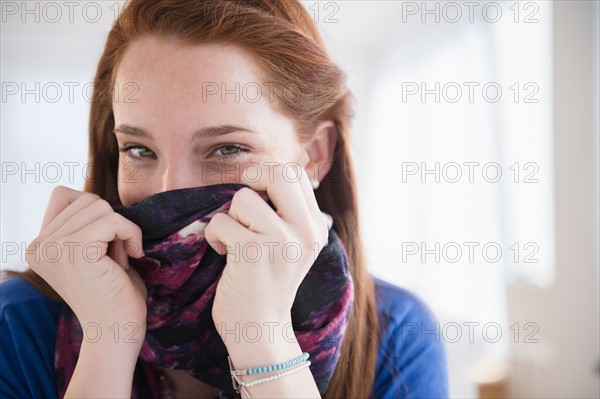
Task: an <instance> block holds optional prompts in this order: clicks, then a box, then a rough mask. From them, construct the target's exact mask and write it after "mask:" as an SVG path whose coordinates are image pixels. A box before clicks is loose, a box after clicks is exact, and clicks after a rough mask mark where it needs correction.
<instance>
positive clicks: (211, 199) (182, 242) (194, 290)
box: [55, 184, 354, 398]
mask: <svg viewBox="0 0 600 399" xmlns="http://www.w3.org/2000/svg"><path fill="white" fill-rule="evenodd" d="M242 187H245V186H244V185H241V184H219V185H212V186H204V187H196V188H186V189H178V190H172V191H165V192H162V193H158V194H155V195H153V196H151V197H148V198H146V199H144V200H142V201H140V202H137V203H135V204H133V205H131V206H129V207H122V206H120V205H117V206H113V209H114V210H115V212H117V213H120V214H121V215H123V216H124V217H126V218H127V219H129V220H131V221H132V222H134V223H135V224H137V225H138V226H139V227H140V228H141V230H142V233H143V246H144V252H145V255H146V256H145V257H144V258H141V259H134V258H129V262H130V267H133V268H135V270H137V271H138V272H139V274H140V276H141V277H142V279H143V280H144V282H145V283H146V286H147V288H148V300H147V306H148V317H147V331H146V337H145V339H144V342H143V345H142V348H141V351H140V355H139V359H138V363H137V365H136V369H135V373H134V380H133V390H132V398H142V397H148V398H149V397H152V398H154V397H157V396H156V395H157V392H155V391H156V388H155V387H156V378H157V376H158V374H157V372H156V368H154V367H151V366H150V365H158V366H161V367H166V368H170V369H179V370H185V371H186V372H187V373H188V374H189V375H191V376H193V377H194V378H196V379H198V380H200V381H203V382H205V383H207V384H209V385H211V386H214V387H216V388H218V389H219V390H221V391H223V392H224V393H225V394H227V395H230V396H234V397H235V396H237V394H235V391H234V390H233V387H232V383H231V377H230V375H229V366H228V362H227V349H226V347H225V344H224V343H223V341H222V340H221V337H220V336H219V334H218V332H217V330H216V328H215V325H214V322H213V319H212V316H211V310H212V304H213V300H214V296H215V290H216V287H217V283H218V281H219V279H220V277H221V273H222V272H223V269H224V267H225V264H226V257H225V256H224V255H219V254H218V253H217V252H215V251H214V250H213V249H212V247H210V246H209V245H208V243H207V241H206V240H205V238H204V228H205V226H206V224H207V223H208V222H209V221H210V219H211V217H212V216H213V215H214V214H215V213H217V212H225V213H226V212H227V210H228V209H229V207H230V206H231V199H232V198H233V195H234V194H235V192H236V191H237V190H239V189H240V188H242ZM258 193H259V195H260V196H261V197H262V198H263V199H265V200H266V201H267V203H268V204H269V205H270V206H271V208H274V206H273V204H272V203H271V202H270V201H269V200H268V197H267V196H266V193H265V192H258ZM325 215H326V216H327V217H328V220H329V241H328V244H327V245H326V246H325V247H324V248H323V249H322V250H321V252H320V253H319V256H318V257H317V259H316V261H315V263H314V264H313V266H312V267H311V269H310V270H309V272H308V274H307V275H306V277H305V278H304V280H303V281H302V283H301V284H300V286H299V288H298V291H297V295H296V298H295V300H294V304H293V306H292V310H291V316H292V326H293V329H294V332H295V335H296V338H297V340H298V343H299V345H300V347H301V349H302V350H303V351H305V352H308V353H309V354H310V361H311V362H312V364H311V366H310V370H311V372H312V375H313V377H314V378H315V381H316V383H317V386H318V388H319V392H320V393H321V395H323V394H324V393H325V391H326V390H327V387H328V385H329V381H330V380H331V377H332V375H333V372H334V370H335V367H336V364H337V362H338V359H339V356H340V350H341V346H342V342H343V338H344V332H345V329H346V324H347V321H348V316H349V313H350V310H351V308H352V303H353V299H354V291H353V284H352V279H351V276H350V270H349V266H348V258H347V255H346V251H345V249H344V245H343V243H342V241H341V240H340V238H339V236H338V235H337V233H336V232H335V229H334V228H333V226H332V221H331V217H330V216H329V215H327V214H325ZM82 339H83V336H82V331H81V326H80V325H79V322H78V321H77V317H76V316H75V314H74V313H73V311H72V310H71V309H70V308H69V307H68V306H67V305H66V304H63V310H62V313H61V315H60V318H59V322H58V331H57V337H56V357H55V373H56V382H57V390H58V395H59V397H63V396H64V394H65V391H66V389H67V386H68V384H69V381H70V380H71V377H72V375H73V371H74V369H75V364H76V362H77V358H78V356H79V350H80V348H81V342H82ZM257 366H261V365H259V364H257Z"/></svg>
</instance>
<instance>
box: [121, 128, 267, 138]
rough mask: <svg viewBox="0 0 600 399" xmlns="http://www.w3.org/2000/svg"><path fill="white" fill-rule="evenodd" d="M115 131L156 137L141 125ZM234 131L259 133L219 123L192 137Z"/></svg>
mask: <svg viewBox="0 0 600 399" xmlns="http://www.w3.org/2000/svg"><path fill="white" fill-rule="evenodd" d="M113 132H114V133H117V132H118V133H123V134H126V135H129V136H137V137H146V138H148V139H150V140H154V137H152V135H151V134H150V133H149V132H147V131H146V130H144V129H141V128H139V127H134V126H129V125H125V124H122V125H119V126H117V127H116V128H115V129H114V130H113ZM233 132H246V133H259V132H256V131H253V130H250V129H248V128H245V127H242V126H236V125H217V126H209V127H203V128H201V129H198V130H196V131H195V132H194V134H193V135H192V139H199V138H204V137H215V136H221V135H224V134H229V133H233Z"/></svg>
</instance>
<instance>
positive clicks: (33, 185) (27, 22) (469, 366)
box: [0, 0, 600, 398]
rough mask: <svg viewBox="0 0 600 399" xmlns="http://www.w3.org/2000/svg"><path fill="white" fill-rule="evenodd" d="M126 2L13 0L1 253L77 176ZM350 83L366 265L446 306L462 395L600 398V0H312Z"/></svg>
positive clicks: (455, 391) (6, 16) (7, 49)
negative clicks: (113, 31)
mask: <svg viewBox="0 0 600 399" xmlns="http://www.w3.org/2000/svg"><path fill="white" fill-rule="evenodd" d="M124 4H125V2H122V1H113V0H108V1H65V2H61V1H58V2H54V1H4V0H3V1H2V2H1V7H2V9H1V12H2V26H1V42H0V45H1V65H0V66H1V72H0V73H1V80H2V103H1V115H0V120H1V126H0V132H1V144H0V148H1V157H2V159H1V163H2V193H1V215H0V218H1V225H0V229H1V230H0V233H1V242H2V248H1V251H2V252H1V255H2V261H1V264H2V267H3V268H9V269H17V270H19V269H23V268H24V267H25V264H24V250H25V247H26V246H27V244H28V243H29V242H30V241H31V240H32V239H33V238H34V237H35V235H36V234H37V232H38V228H39V225H40V223H41V220H42V216H43V213H44V210H45V206H46V204H47V201H48V198H49V195H50V192H51V190H52V188H53V187H55V186H56V185H59V184H60V185H66V186H68V187H71V188H74V189H79V190H81V189H82V188H83V184H84V179H85V178H86V173H87V169H86V161H87V124H88V113H89V106H90V98H91V93H92V90H93V87H92V85H93V77H94V74H95V69H96V63H97V61H98V59H99V57H100V54H101V52H102V49H103V45H104V41H105V39H106V35H107V33H108V31H109V29H110V26H111V24H112V23H113V22H114V20H115V16H116V15H118V12H119V11H120V10H121V9H122V7H123V6H124ZM303 4H304V6H305V7H306V8H307V9H308V10H309V12H310V13H311V15H312V16H313V20H314V21H315V22H316V23H317V25H318V26H319V28H320V30H321V32H322V35H323V38H324V39H325V41H326V43H327V46H328V49H329V51H330V53H331V56H332V57H333V58H334V59H335V60H336V61H337V62H338V63H339V64H340V65H341V66H342V68H343V69H344V70H345V71H346V72H347V74H348V80H349V83H350V87H351V89H352V91H353V93H354V96H355V102H356V118H355V122H354V126H353V130H352V149H353V152H354V160H355V164H356V168H357V173H358V178H359V188H360V196H361V198H360V200H361V219H362V229H363V235H364V239H365V247H366V251H367V259H368V263H369V268H370V271H371V273H372V274H374V275H377V276H379V277H381V278H384V279H386V280H388V281H391V282H393V283H395V284H397V285H400V286H402V287H405V288H407V289H409V290H411V291H413V292H414V293H416V294H417V295H419V296H421V297H422V298H423V299H424V300H425V301H426V303H427V304H428V305H429V306H430V308H431V310H432V311H433V313H434V314H435V316H436V317H437V319H438V320H439V323H438V328H437V329H436V331H427V332H425V331H423V332H422V333H423V334H435V335H436V337H438V339H440V340H443V341H444V343H445V346H446V349H447V353H448V363H449V364H448V366H449V372H450V389H451V396H452V397H456V398H477V397H481V398H491V397H511V398H522V397H528V398H549V397H557V398H558V397H563V398H564V397H569V398H598V397H600V350H599V345H600V344H599V341H600V337H599V302H600V299H599V274H600V272H599V244H598V242H599V233H598V228H599V227H598V226H599V224H598V218H599V214H598V208H599V196H598V187H599V184H598V182H599V176H598V172H599V161H598V152H599V151H598V148H599V140H598V129H599V124H598V120H599V115H598V110H599V109H600V106H599V105H600V104H599V96H598V87H599V84H600V82H599V68H600V65H599V62H598V60H599V46H600V43H599V36H600V33H599V28H598V26H599V13H600V11H599V4H598V1H554V2H551V1H498V2H488V1H473V2H470V1H465V2H463V1H450V2H449V1H425V2H423V1H416V2H412V1H305V2H303Z"/></svg>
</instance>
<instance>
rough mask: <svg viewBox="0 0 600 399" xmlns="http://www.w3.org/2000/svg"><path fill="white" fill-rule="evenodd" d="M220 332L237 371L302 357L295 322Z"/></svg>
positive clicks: (252, 324) (250, 325)
mask: <svg viewBox="0 0 600 399" xmlns="http://www.w3.org/2000/svg"><path fill="white" fill-rule="evenodd" d="M220 333H221V338H222V339H223V342H224V343H225V346H226V347H227V352H228V353H229V356H230V358H231V360H232V362H233V364H234V366H235V368H236V369H243V368H249V367H259V366H264V365H268V364H274V363H281V362H285V361H288V360H290V359H293V358H295V357H297V356H299V355H301V354H302V349H301V348H300V345H299V344H298V341H297V340H296V336H295V334H294V330H293V328H292V323H291V320H279V321H277V322H268V321H264V322H250V323H246V324H244V323H239V324H238V325H237V326H236V327H235V328H234V327H230V328H228V329H227V330H226V331H220Z"/></svg>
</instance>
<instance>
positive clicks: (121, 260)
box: [107, 240, 129, 270]
mask: <svg viewBox="0 0 600 399" xmlns="http://www.w3.org/2000/svg"><path fill="white" fill-rule="evenodd" d="M107 253H108V256H110V258H111V259H112V260H114V261H115V262H117V263H118V264H119V265H121V267H122V268H123V269H124V270H127V269H129V259H128V257H127V251H126V250H125V245H124V244H123V241H122V240H115V241H112V242H110V243H109V244H108V251H107Z"/></svg>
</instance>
